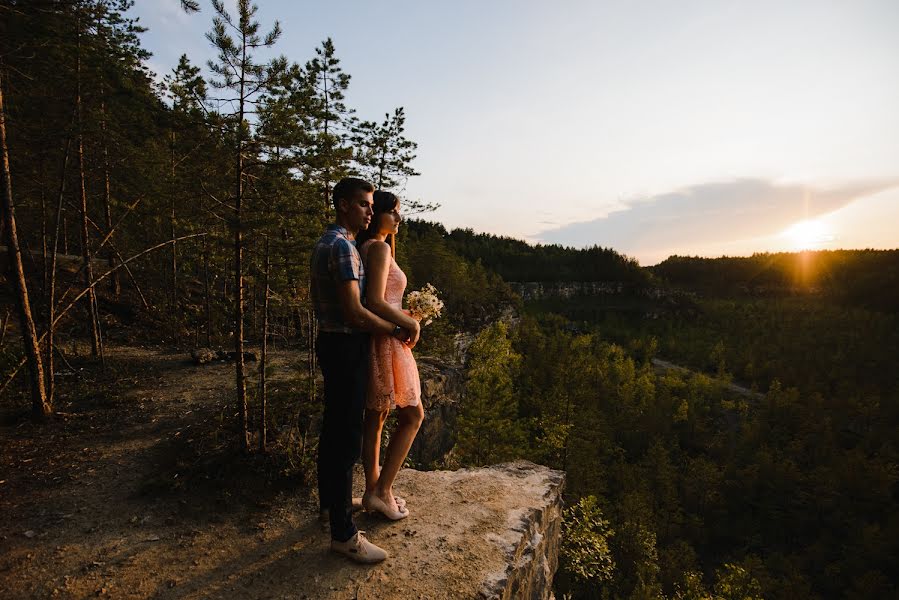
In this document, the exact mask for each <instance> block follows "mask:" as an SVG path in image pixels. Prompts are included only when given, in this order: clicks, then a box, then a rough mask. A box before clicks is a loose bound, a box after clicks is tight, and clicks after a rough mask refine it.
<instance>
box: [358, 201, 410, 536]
mask: <svg viewBox="0 0 899 600" xmlns="http://www.w3.org/2000/svg"><path fill="white" fill-rule="evenodd" d="M372 210H373V213H374V214H373V215H372V218H371V223H370V224H369V226H368V229H366V230H364V231H362V232H360V233H359V235H358V236H357V237H356V242H357V244H359V253H360V254H361V255H362V261H363V263H364V264H365V274H366V286H365V287H366V290H365V300H366V307H367V308H368V310H370V311H372V312H373V313H375V314H376V315H378V316H379V317H381V318H383V319H386V320H388V321H392V322H394V323H396V324H397V325H399V326H400V327H402V328H404V329H406V330H407V331H410V332H412V337H411V338H410V340H411V341H410V342H409V343H403V342H401V341H400V340H398V339H397V338H395V337H393V336H389V335H373V336H372V342H371V343H372V351H371V364H370V369H369V385H368V394H367V398H366V409H365V424H364V429H363V437H362V461H363V466H364V467H365V494H364V495H363V497H362V505H363V507H364V508H365V509H366V510H369V511H377V512H380V513H382V514H383V515H384V516H386V517H387V518H388V519H392V520H398V519H404V518H406V517H408V516H409V509H408V508H407V507H406V503H405V501H404V500H403V499H402V498H397V497H395V496H394V495H393V482H394V480H395V479H396V476H397V473H399V470H400V467H402V465H403V461H405V460H406V455H407V454H408V453H409V448H410V447H411V446H412V441H413V440H414V439H415V434H416V433H417V432H418V428H419V427H420V426H421V422H422V420H423V419H424V410H423V408H422V405H421V383H420V381H419V377H418V367H417V366H416V364H415V358H414V357H413V356H412V347H413V346H414V345H415V342H416V341H417V339H418V334H419V332H420V330H421V326H420V325H419V323H418V321H416V320H415V319H413V318H412V317H411V316H410V315H409V313H408V311H404V310H403V309H402V307H403V292H404V291H405V290H406V275H405V274H404V273H403V271H402V270H401V269H400V268H399V266H398V265H397V264H396V260H395V259H394V256H395V254H396V240H395V236H396V234H397V231H398V230H399V226H400V221H401V220H402V219H401V218H400V201H399V198H397V197H396V196H395V195H394V194H391V193H390V192H385V191H381V190H378V191H376V192H375V193H374V206H373V207H372ZM388 238H389V243H388ZM392 408H396V410H397V413H398V415H397V417H398V421H399V423H398V425H397V428H396V431H394V433H393V435H392V436H391V438H390V443H389V444H388V446H387V452H386V456H385V457H384V466H383V468H381V469H380V471H379V469H378V463H379V458H380V457H379V454H380V450H381V431H382V430H383V429H384V422H385V421H386V420H387V415H388V414H390V410H391V409H392Z"/></svg>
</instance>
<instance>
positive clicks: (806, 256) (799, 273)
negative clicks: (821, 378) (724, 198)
mask: <svg viewBox="0 0 899 600" xmlns="http://www.w3.org/2000/svg"><path fill="white" fill-rule="evenodd" d="M649 270H650V271H651V272H652V273H653V274H655V275H657V276H658V277H659V278H661V279H662V280H664V281H666V282H668V283H670V284H671V285H674V286H679V287H685V288H690V289H694V290H698V291H701V292H702V293H705V294H709V295H718V296H721V295H734V294H737V295H739V294H748V295H753V296H777V295H785V294H791V293H792V294H805V293H819V294H822V295H826V296H829V297H831V298H833V299H836V300H838V301H841V302H845V303H846V304H851V305H855V306H863V307H866V308H871V309H874V310H885V311H891V312H897V311H899V250H814V251H812V250H807V251H804V252H777V253H767V252H766V253H758V254H753V255H752V256H749V257H722V258H700V257H686V256H671V257H669V258H668V259H667V260H665V261H663V262H661V263H659V264H658V265H656V266H654V267H650V269H649Z"/></svg>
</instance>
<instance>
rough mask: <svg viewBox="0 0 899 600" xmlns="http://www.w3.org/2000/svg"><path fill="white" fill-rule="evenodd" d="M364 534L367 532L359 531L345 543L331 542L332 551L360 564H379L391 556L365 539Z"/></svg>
mask: <svg viewBox="0 0 899 600" xmlns="http://www.w3.org/2000/svg"><path fill="white" fill-rule="evenodd" d="M363 533H365V532H364V531H357V532H356V535H354V536H353V537H351V538H350V539H348V540H347V541H345V542H338V541H337V540H331V550H332V551H333V552H337V553H338V554H343V555H344V556H346V557H347V558H350V559H352V560H355V561H356V562H360V563H377V562H381V561H382V560H384V559H385V558H387V557H388V556H389V555H388V554H387V551H386V550H384V549H383V548H379V547H378V546H375V545H374V544H372V543H371V542H369V541H368V540H367V539H365V536H364V535H362V534H363Z"/></svg>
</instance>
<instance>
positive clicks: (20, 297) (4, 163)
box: [0, 68, 52, 418]
mask: <svg viewBox="0 0 899 600" xmlns="http://www.w3.org/2000/svg"><path fill="white" fill-rule="evenodd" d="M0 71H2V68H0ZM0 77H2V73H0ZM0 195H2V198H0V202H2V209H3V210H2V217H3V218H2V221H3V223H4V228H3V229H4V233H5V234H6V240H5V241H6V247H7V252H8V253H9V264H10V270H11V273H10V275H11V277H10V278H11V279H12V283H13V288H14V291H15V296H16V310H17V311H18V313H19V324H20V327H21V329H22V345H23V346H24V347H25V355H26V356H27V358H28V372H29V376H30V380H31V413H32V415H33V416H34V417H35V418H43V417H46V416H48V415H49V414H50V412H51V411H52V407H51V405H50V402H49V401H48V399H47V390H46V387H45V386H44V367H43V364H42V362H41V351H40V347H39V345H38V339H37V329H36V328H35V326H34V319H33V318H32V316H31V303H30V302H29V300H28V286H27V285H26V283H25V269H24V268H23V266H22V252H21V251H20V250H19V236H18V233H17V231H16V213H15V205H14V204H13V199H12V175H11V173H10V170H9V149H8V148H7V146H6V109H5V107H4V104H3V80H2V79H0Z"/></svg>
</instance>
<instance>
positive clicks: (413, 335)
mask: <svg viewBox="0 0 899 600" xmlns="http://www.w3.org/2000/svg"><path fill="white" fill-rule="evenodd" d="M409 333H410V335H409V339H408V340H406V345H407V346H409V349H410V350H411V349H412V348H414V347H415V344H417V343H418V340H419V338H420V337H421V323H419V322H418V321H416V322H415V329H413V330H412V331H411V332H409Z"/></svg>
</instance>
